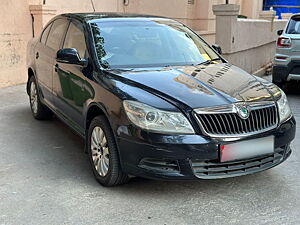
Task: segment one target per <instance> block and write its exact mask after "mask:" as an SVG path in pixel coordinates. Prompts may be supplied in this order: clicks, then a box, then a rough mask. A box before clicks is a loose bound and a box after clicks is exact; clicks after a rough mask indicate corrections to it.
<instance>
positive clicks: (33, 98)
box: [29, 76, 52, 120]
mask: <svg viewBox="0 0 300 225" xmlns="http://www.w3.org/2000/svg"><path fill="white" fill-rule="evenodd" d="M29 102H30V108H31V112H32V115H33V117H34V118H35V119H37V120H46V119H50V118H51V117H52V112H51V110H50V109H48V108H47V107H46V106H45V105H43V104H42V103H41V101H40V97H39V92H38V89H37V84H36V80H35V78H34V76H32V77H31V78H30V80H29Z"/></svg>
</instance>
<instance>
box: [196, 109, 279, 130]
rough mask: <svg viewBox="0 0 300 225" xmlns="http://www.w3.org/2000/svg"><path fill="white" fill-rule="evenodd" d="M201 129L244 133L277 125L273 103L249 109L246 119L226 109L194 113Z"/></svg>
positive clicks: (268, 128)
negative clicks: (223, 110) (215, 111)
mask: <svg viewBox="0 0 300 225" xmlns="http://www.w3.org/2000/svg"><path fill="white" fill-rule="evenodd" d="M196 116H197V118H198V121H199V122H200V125H201V127H202V129H203V131H204V132H205V133H206V134H208V135H212V136H214V135H216V136H222V135H232V136H234V135H245V134H251V133H259V132H263V131H266V130H270V129H272V128H274V127H276V125H277V118H278V116H277V110H276V106H275V104H273V105H268V106H263V107H259V108H255V109H251V110H250V115H249V117H248V118H247V119H242V118H241V117H240V116H239V115H238V114H237V113H236V112H232V111H226V112H220V111H219V112H217V113H214V112H212V111H210V112H209V113H205V112H204V113H200V114H196Z"/></svg>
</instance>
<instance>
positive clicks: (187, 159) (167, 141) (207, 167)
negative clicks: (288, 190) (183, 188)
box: [117, 118, 296, 180]
mask: <svg viewBox="0 0 300 225" xmlns="http://www.w3.org/2000/svg"><path fill="white" fill-rule="evenodd" d="M295 130H296V124H295V120H294V118H292V119H290V120H288V121H287V122H285V123H284V124H282V125H281V126H279V127H278V128H277V129H274V130H271V131H268V132H265V133H262V134H257V135H254V136H251V137H243V138H241V139H239V140H235V141H228V140H224V139H217V138H210V137H204V136H200V135H162V134H154V133H148V132H145V131H142V130H139V129H136V128H133V127H120V129H118V135H117V136H118V138H117V144H118V147H119V153H120V159H121V166H122V169H123V170H124V172H126V173H128V174H130V175H134V176H139V177H146V178H151V179H164V180H194V179H199V178H200V179H216V178H226V177H234V176H241V175H246V174H252V173H256V172H260V171H264V170H267V169H270V168H272V167H274V166H276V165H278V164H280V163H282V162H283V161H285V160H286V159H287V158H288V157H289V156H290V154H291V149H290V143H291V141H292V140H293V139H294V137H295ZM271 135H273V136H274V137H275V143H274V154H272V155H264V156H260V157H257V158H252V159H247V160H242V161H233V162H230V163H221V162H220V157H219V156H220V153H219V146H220V145H223V144H228V143H232V142H236V141H241V140H250V139H255V138H262V137H267V136H271Z"/></svg>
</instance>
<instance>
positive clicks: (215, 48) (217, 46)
mask: <svg viewBox="0 0 300 225" xmlns="http://www.w3.org/2000/svg"><path fill="white" fill-rule="evenodd" d="M211 47H212V48H213V49H214V50H215V51H216V52H217V53H219V54H220V55H222V48H221V47H220V46H219V45H212V46H211Z"/></svg>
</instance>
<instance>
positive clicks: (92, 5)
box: [91, 0, 95, 12]
mask: <svg viewBox="0 0 300 225" xmlns="http://www.w3.org/2000/svg"><path fill="white" fill-rule="evenodd" d="M91 3H92V6H93V10H94V12H95V6H94V1H93V0H91Z"/></svg>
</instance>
